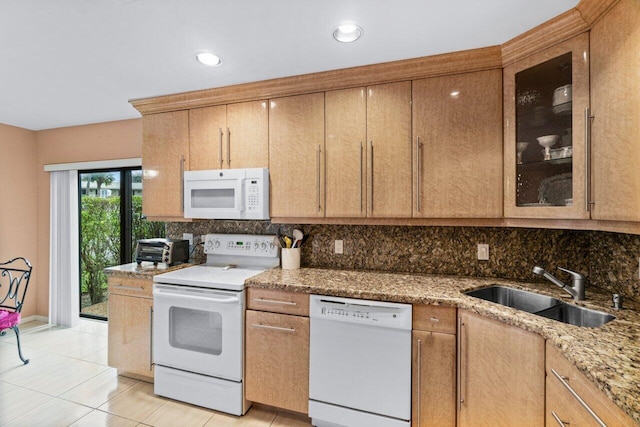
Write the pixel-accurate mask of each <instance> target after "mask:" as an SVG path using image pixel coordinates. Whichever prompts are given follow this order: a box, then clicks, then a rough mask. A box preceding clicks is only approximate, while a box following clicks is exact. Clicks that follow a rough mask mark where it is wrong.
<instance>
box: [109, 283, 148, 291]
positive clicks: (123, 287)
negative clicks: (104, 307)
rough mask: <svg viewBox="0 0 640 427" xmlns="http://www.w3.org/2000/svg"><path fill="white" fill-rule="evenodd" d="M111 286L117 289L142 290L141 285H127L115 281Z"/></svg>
mask: <svg viewBox="0 0 640 427" xmlns="http://www.w3.org/2000/svg"><path fill="white" fill-rule="evenodd" d="M113 287H114V288H118V289H128V290H130V291H144V288H143V287H142V286H127V285H120V284H118V283H116V284H114V285H113Z"/></svg>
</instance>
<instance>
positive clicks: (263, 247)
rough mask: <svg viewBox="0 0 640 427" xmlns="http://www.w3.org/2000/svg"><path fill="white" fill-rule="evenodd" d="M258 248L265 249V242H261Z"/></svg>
mask: <svg viewBox="0 0 640 427" xmlns="http://www.w3.org/2000/svg"><path fill="white" fill-rule="evenodd" d="M260 249H262V250H263V251H264V250H265V249H267V244H266V243H265V242H262V244H261V245H260Z"/></svg>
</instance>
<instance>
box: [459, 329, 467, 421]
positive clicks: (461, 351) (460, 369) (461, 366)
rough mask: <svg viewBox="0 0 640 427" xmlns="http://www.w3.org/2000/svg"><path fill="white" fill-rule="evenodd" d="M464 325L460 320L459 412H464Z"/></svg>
mask: <svg viewBox="0 0 640 427" xmlns="http://www.w3.org/2000/svg"><path fill="white" fill-rule="evenodd" d="M463 331H464V323H463V322H462V318H460V317H459V318H458V411H461V410H462V404H463V403H464V392H463V391H462V385H463V384H464V381H465V379H463V378H462V375H463V371H464V367H463V361H462V358H463V353H464V351H465V350H466V349H465V347H464V337H463Z"/></svg>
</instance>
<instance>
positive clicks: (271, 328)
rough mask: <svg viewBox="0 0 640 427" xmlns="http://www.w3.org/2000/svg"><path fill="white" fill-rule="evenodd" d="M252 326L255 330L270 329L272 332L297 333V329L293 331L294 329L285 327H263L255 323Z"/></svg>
mask: <svg viewBox="0 0 640 427" xmlns="http://www.w3.org/2000/svg"><path fill="white" fill-rule="evenodd" d="M251 326H252V327H254V328H260V329H270V330H273V331H281V332H290V333H293V332H295V331H296V330H295V329H293V328H284V327H282V326H271V325H261V324H259V323H254V324H252V325H251Z"/></svg>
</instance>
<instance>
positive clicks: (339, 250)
mask: <svg viewBox="0 0 640 427" xmlns="http://www.w3.org/2000/svg"><path fill="white" fill-rule="evenodd" d="M334 252H335V253H336V254H343V253H344V240H336V241H335V244H334Z"/></svg>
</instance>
